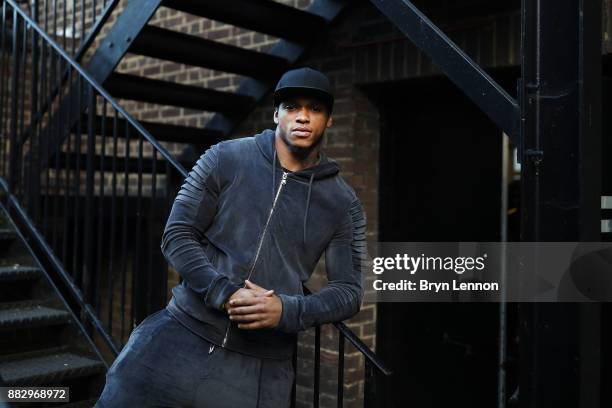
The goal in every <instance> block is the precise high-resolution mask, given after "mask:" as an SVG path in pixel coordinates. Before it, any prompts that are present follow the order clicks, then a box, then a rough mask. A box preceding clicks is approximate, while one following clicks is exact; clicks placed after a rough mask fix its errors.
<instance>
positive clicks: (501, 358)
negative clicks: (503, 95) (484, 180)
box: [497, 133, 510, 408]
mask: <svg viewBox="0 0 612 408" xmlns="http://www.w3.org/2000/svg"><path fill="white" fill-rule="evenodd" d="M502 139H503V140H502V160H501V162H502V172H501V173H502V188H501V208H500V230H501V237H500V242H502V243H503V244H502V248H501V251H502V253H501V264H500V265H499V270H500V283H501V287H502V292H501V299H500V302H499V340H498V345H499V350H498V360H497V408H505V406H506V400H507V397H506V357H507V346H508V343H507V336H508V333H507V332H508V330H507V325H508V319H507V313H508V305H507V303H506V284H505V283H506V246H505V243H506V241H507V240H508V185H509V183H508V181H509V177H508V176H509V174H508V173H509V172H508V165H509V163H508V157H509V156H510V138H509V137H508V135H506V134H505V133H503V134H502Z"/></svg>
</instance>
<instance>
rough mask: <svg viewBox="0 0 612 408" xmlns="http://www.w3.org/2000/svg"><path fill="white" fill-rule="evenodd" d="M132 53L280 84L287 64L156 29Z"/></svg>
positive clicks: (144, 31) (146, 30) (148, 30)
mask: <svg viewBox="0 0 612 408" xmlns="http://www.w3.org/2000/svg"><path fill="white" fill-rule="evenodd" d="M129 52H131V53H134V54H141V55H146V56H149V57H152V58H157V59H162V60H168V61H175V62H178V63H181V64H185V65H193V66H200V67H204V68H210V69H215V70H217V71H224V72H232V73H235V74H239V75H245V76H250V77H253V78H258V79H262V80H268V81H276V80H278V78H279V77H280V76H281V75H282V73H283V72H285V70H286V69H287V66H288V63H287V60H285V59H283V58H280V57H277V56H274V55H270V54H265V53H261V52H256V51H251V50H247V49H244V48H240V47H234V46H231V45H226V44H222V43H219V42H216V41H211V40H206V39H204V38H200V37H195V36H192V35H188V34H184V33H179V32H176V31H172V30H166V29H164V28H159V27H155V26H152V25H147V26H145V27H144V28H143V29H142V31H141V32H140V33H139V34H138V37H136V39H135V40H134V42H133V43H132V45H131V46H130V49H129Z"/></svg>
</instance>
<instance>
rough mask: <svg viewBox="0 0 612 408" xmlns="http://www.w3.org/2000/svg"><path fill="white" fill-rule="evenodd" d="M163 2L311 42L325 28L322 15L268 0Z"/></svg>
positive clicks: (168, 0) (187, 10)
mask: <svg viewBox="0 0 612 408" xmlns="http://www.w3.org/2000/svg"><path fill="white" fill-rule="evenodd" d="M162 5H163V6H165V7H169V8H172V9H175V10H180V11H183V12H185V13H189V14H194V15H196V16H200V17H205V18H209V19H212V20H217V21H223V22H224V23H229V24H233V25H236V26H239V27H243V28H247V29H249V30H253V31H258V32H261V33H266V34H271V35H273V36H275V37H278V38H285V39H287V40H291V41H296V42H299V43H310V42H312V41H313V40H315V39H316V38H317V36H319V35H322V33H324V32H325V29H326V21H325V19H324V18H323V17H321V16H318V15H316V14H313V13H309V12H306V11H302V10H300V9H297V8H294V7H290V6H286V5H284V4H280V3H276V2H274V1H271V0H206V1H202V0H165V1H164V2H163V3H162Z"/></svg>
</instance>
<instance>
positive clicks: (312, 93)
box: [274, 86, 334, 109]
mask: <svg viewBox="0 0 612 408" xmlns="http://www.w3.org/2000/svg"><path fill="white" fill-rule="evenodd" d="M299 96H305V97H314V98H316V99H319V100H321V101H322V102H324V103H325V104H326V105H327V106H328V107H329V108H330V109H331V108H332V107H333V105H334V97H333V96H332V95H330V94H329V93H327V92H325V91H322V90H320V89H318V88H309V87H305V86H302V87H297V86H292V87H286V88H279V89H277V90H276V91H274V106H278V105H279V104H280V103H281V102H282V101H283V100H285V99H287V98H291V97H299Z"/></svg>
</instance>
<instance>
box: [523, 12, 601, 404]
mask: <svg viewBox="0 0 612 408" xmlns="http://www.w3.org/2000/svg"><path fill="white" fill-rule="evenodd" d="M600 27H601V0H566V1H561V2H560V1H557V0H532V1H528V0H523V4H522V81H521V83H522V86H521V100H522V101H521V115H522V119H523V121H522V124H523V125H522V129H521V132H522V140H523V144H522V167H521V169H522V174H521V239H522V240H523V241H568V242H572V241H599V224H600V220H599V218H600V208H599V205H600V195H601V192H600V177H601V174H600V173H601V165H600V163H599V158H600V155H601V152H600V151H599V150H598V147H597V146H598V145H599V143H600V138H601V134H600V126H601V124H600V123H601V115H600V103H601V98H599V97H597V95H596V93H597V91H596V89H597V88H598V87H599V83H600V81H601V50H600V46H601V45H599V46H597V44H600V42H601V29H600ZM588 306H589V308H586V307H585V306H583V305H579V304H571V303H558V304H522V305H520V315H519V318H520V336H521V338H520V344H521V346H520V348H521V349H520V360H521V361H520V370H521V372H520V378H519V384H520V386H519V389H520V391H519V401H520V406H521V407H547V406H575V407H578V406H579V407H581V408H586V407H596V406H599V404H598V398H593V397H592V396H591V397H587V396H586V393H585V391H584V390H587V389H590V390H592V388H593V384H598V383H599V375H600V374H599V371H600V370H599V369H598V367H599V364H600V363H599V361H598V358H597V355H598V351H597V350H598V349H599V343H600V332H601V322H600V320H599V319H598V318H597V315H598V311H599V307H600V306H597V305H588ZM590 306H595V307H594V308H592V309H591V308H590ZM587 345H588V347H587ZM589 350H590V351H589ZM586 372H588V373H589V374H590V375H589V376H585V375H584V373H586ZM595 388H597V389H596V390H595V392H596V393H599V389H598V385H596V386H595ZM596 400H597V401H596Z"/></svg>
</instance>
